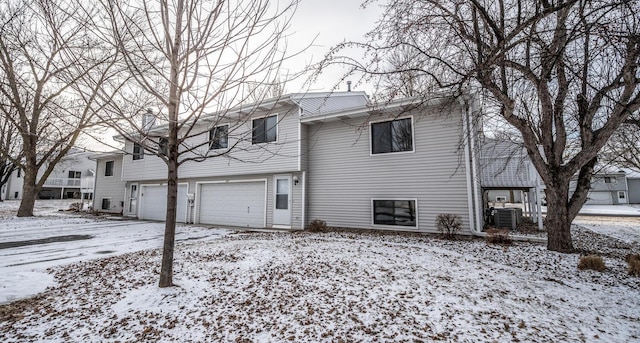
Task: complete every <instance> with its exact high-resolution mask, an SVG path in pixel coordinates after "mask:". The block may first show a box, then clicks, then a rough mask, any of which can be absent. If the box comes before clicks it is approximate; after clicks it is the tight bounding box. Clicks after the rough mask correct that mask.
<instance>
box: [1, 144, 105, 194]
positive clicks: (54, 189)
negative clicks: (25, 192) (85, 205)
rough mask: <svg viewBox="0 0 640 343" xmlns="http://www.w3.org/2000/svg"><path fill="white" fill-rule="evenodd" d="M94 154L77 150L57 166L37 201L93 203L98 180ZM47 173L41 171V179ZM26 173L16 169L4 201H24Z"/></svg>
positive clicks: (7, 186) (3, 190)
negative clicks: (23, 188)
mask: <svg viewBox="0 0 640 343" xmlns="http://www.w3.org/2000/svg"><path fill="white" fill-rule="evenodd" d="M90 155H91V153H89V152H85V151H82V150H77V149H74V150H72V151H71V152H69V153H68V154H67V155H66V156H64V157H63V158H62V160H60V162H58V164H56V166H55V168H54V169H53V171H52V172H51V174H49V177H47V179H46V180H45V182H44V185H43V186H42V190H41V191H40V192H39V193H38V196H37V199H86V200H89V199H92V198H93V186H94V179H95V171H94V168H95V163H94V162H93V161H92V160H90V159H89V156H90ZM43 173H44V170H42V169H41V170H39V171H38V175H37V177H38V179H40V178H41V177H42V174H43ZM22 186H23V171H22V170H20V169H16V170H14V171H13V173H12V174H11V176H10V177H9V181H8V182H7V184H6V185H4V186H3V189H2V193H1V194H0V196H1V197H2V199H3V200H5V199H6V200H12V199H22Z"/></svg>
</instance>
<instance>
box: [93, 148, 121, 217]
mask: <svg viewBox="0 0 640 343" xmlns="http://www.w3.org/2000/svg"><path fill="white" fill-rule="evenodd" d="M107 161H114V163H113V176H105V175H104V172H105V166H106V163H107ZM121 176H122V157H121V156H113V157H105V158H99V159H98V160H97V161H96V183H95V190H94V195H93V209H94V210H95V211H98V212H109V213H121V212H122V202H123V201H124V194H125V185H124V183H123V182H122V180H121ZM103 198H110V199H111V209H109V210H103V209H102V208H101V205H102V199H103Z"/></svg>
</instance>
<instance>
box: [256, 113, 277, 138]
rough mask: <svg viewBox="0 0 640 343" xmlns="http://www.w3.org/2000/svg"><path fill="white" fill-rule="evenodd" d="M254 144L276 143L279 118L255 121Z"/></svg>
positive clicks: (272, 117)
mask: <svg viewBox="0 0 640 343" xmlns="http://www.w3.org/2000/svg"><path fill="white" fill-rule="evenodd" d="M252 124H253V131H252V132H253V135H252V137H251V143H252V144H258V143H269V142H275V141H276V140H277V139H278V116H271V117H266V118H258V119H254V120H253V123H252Z"/></svg>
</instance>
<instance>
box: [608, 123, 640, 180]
mask: <svg viewBox="0 0 640 343" xmlns="http://www.w3.org/2000/svg"><path fill="white" fill-rule="evenodd" d="M637 116H638V113H634V118H630V119H628V120H627V122H626V123H625V125H623V126H621V127H620V129H619V130H618V131H617V132H616V133H615V134H614V135H613V137H612V138H611V140H610V141H609V143H608V144H607V146H606V147H605V149H604V151H603V153H602V155H601V160H603V162H605V163H608V164H612V165H613V166H616V167H624V168H631V169H635V170H640V120H639V119H637Z"/></svg>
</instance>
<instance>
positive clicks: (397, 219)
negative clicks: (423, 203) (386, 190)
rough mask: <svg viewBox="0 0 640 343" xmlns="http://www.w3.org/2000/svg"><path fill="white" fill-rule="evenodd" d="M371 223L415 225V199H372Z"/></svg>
mask: <svg viewBox="0 0 640 343" xmlns="http://www.w3.org/2000/svg"><path fill="white" fill-rule="evenodd" d="M373 224H375V225H394V226H410V227H416V201H415V200H373Z"/></svg>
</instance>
